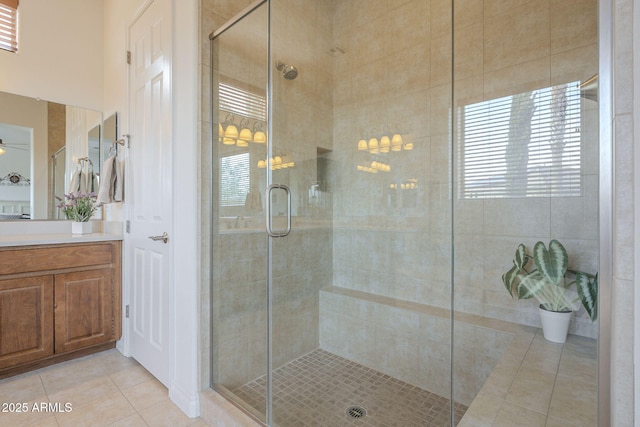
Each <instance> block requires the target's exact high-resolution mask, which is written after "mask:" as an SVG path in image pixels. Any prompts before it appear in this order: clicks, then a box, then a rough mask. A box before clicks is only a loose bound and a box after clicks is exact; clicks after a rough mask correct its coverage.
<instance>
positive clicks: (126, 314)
mask: <svg viewBox="0 0 640 427" xmlns="http://www.w3.org/2000/svg"><path fill="white" fill-rule="evenodd" d="M124 317H125V318H127V319H128V318H129V304H127V305H126V306H125V307H124Z"/></svg>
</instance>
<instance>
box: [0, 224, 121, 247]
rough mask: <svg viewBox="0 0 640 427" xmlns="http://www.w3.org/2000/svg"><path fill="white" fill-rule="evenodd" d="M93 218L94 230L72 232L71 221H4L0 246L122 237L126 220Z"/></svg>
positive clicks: (93, 240)
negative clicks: (78, 232)
mask: <svg viewBox="0 0 640 427" xmlns="http://www.w3.org/2000/svg"><path fill="white" fill-rule="evenodd" d="M90 222H91V224H92V226H93V230H94V232H93V233H89V234H72V233H71V221H34V220H31V221H0V247H9V246H28V245H55V244H66V243H86V242H101V241H108V240H122V235H123V233H122V231H123V227H122V222H120V221H90Z"/></svg>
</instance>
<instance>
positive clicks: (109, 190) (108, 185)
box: [97, 155, 116, 204]
mask: <svg viewBox="0 0 640 427" xmlns="http://www.w3.org/2000/svg"><path fill="white" fill-rule="evenodd" d="M115 161H116V156H115V155H113V156H111V157H109V158H107V160H105V161H104V164H103V165H102V172H101V174H102V179H101V180H100V181H101V182H100V191H98V199H97V202H98V203H101V204H105V203H113V202H114V200H113V190H114V187H115V181H116V173H115V171H114V166H115Z"/></svg>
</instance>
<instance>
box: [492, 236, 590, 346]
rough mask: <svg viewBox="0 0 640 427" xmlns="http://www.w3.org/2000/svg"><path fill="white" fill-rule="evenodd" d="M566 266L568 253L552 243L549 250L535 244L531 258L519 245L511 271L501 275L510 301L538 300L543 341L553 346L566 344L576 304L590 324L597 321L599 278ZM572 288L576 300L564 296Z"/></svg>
mask: <svg viewBox="0 0 640 427" xmlns="http://www.w3.org/2000/svg"><path fill="white" fill-rule="evenodd" d="M568 264H569V256H568V255H567V251H566V250H565V248H564V246H562V244H561V243H560V242H558V241H557V240H555V239H554V240H552V241H551V242H550V243H549V248H548V249H547V247H546V246H545V244H544V243H542V242H538V243H536V244H535V246H534V247H533V255H530V254H529V253H528V252H527V249H526V247H525V246H524V245H523V244H520V245H519V246H518V249H517V250H516V254H515V257H514V258H513V267H511V269H510V270H509V271H507V272H506V273H505V274H503V275H502V282H503V283H504V286H505V287H506V288H507V291H508V292H509V294H510V295H511V296H512V297H516V298H518V299H527V298H532V297H534V298H536V299H537V300H538V302H539V303H540V306H539V311H540V316H541V320H542V331H543V333H544V337H545V338H546V339H547V340H549V341H553V342H560V343H563V342H565V341H566V339H567V333H568V331H569V323H570V322H571V314H572V313H573V311H574V305H575V303H577V302H578V301H580V302H581V303H582V306H583V307H584V308H585V310H586V312H587V314H588V315H589V317H590V318H591V321H595V320H596V318H597V317H598V274H597V273H596V274H595V275H592V274H589V273H585V272H582V271H577V270H572V269H569V268H568ZM573 285H575V286H576V290H577V293H578V295H577V297H573V296H571V295H570V294H569V293H568V292H567V291H568V290H569V288H570V287H571V286H573ZM558 322H560V323H559V324H558Z"/></svg>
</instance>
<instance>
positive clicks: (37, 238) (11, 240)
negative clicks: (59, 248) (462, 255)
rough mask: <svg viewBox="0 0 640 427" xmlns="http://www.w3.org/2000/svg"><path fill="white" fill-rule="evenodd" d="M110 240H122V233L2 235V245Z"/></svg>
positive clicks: (0, 244)
mask: <svg viewBox="0 0 640 427" xmlns="http://www.w3.org/2000/svg"><path fill="white" fill-rule="evenodd" d="M108 240H122V235H121V234H110V233H90V234H71V233H56V234H54V233H43V234H14V235H3V236H0V247H8V246H29V245H53V244H64V243H87V242H102V241H108Z"/></svg>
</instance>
